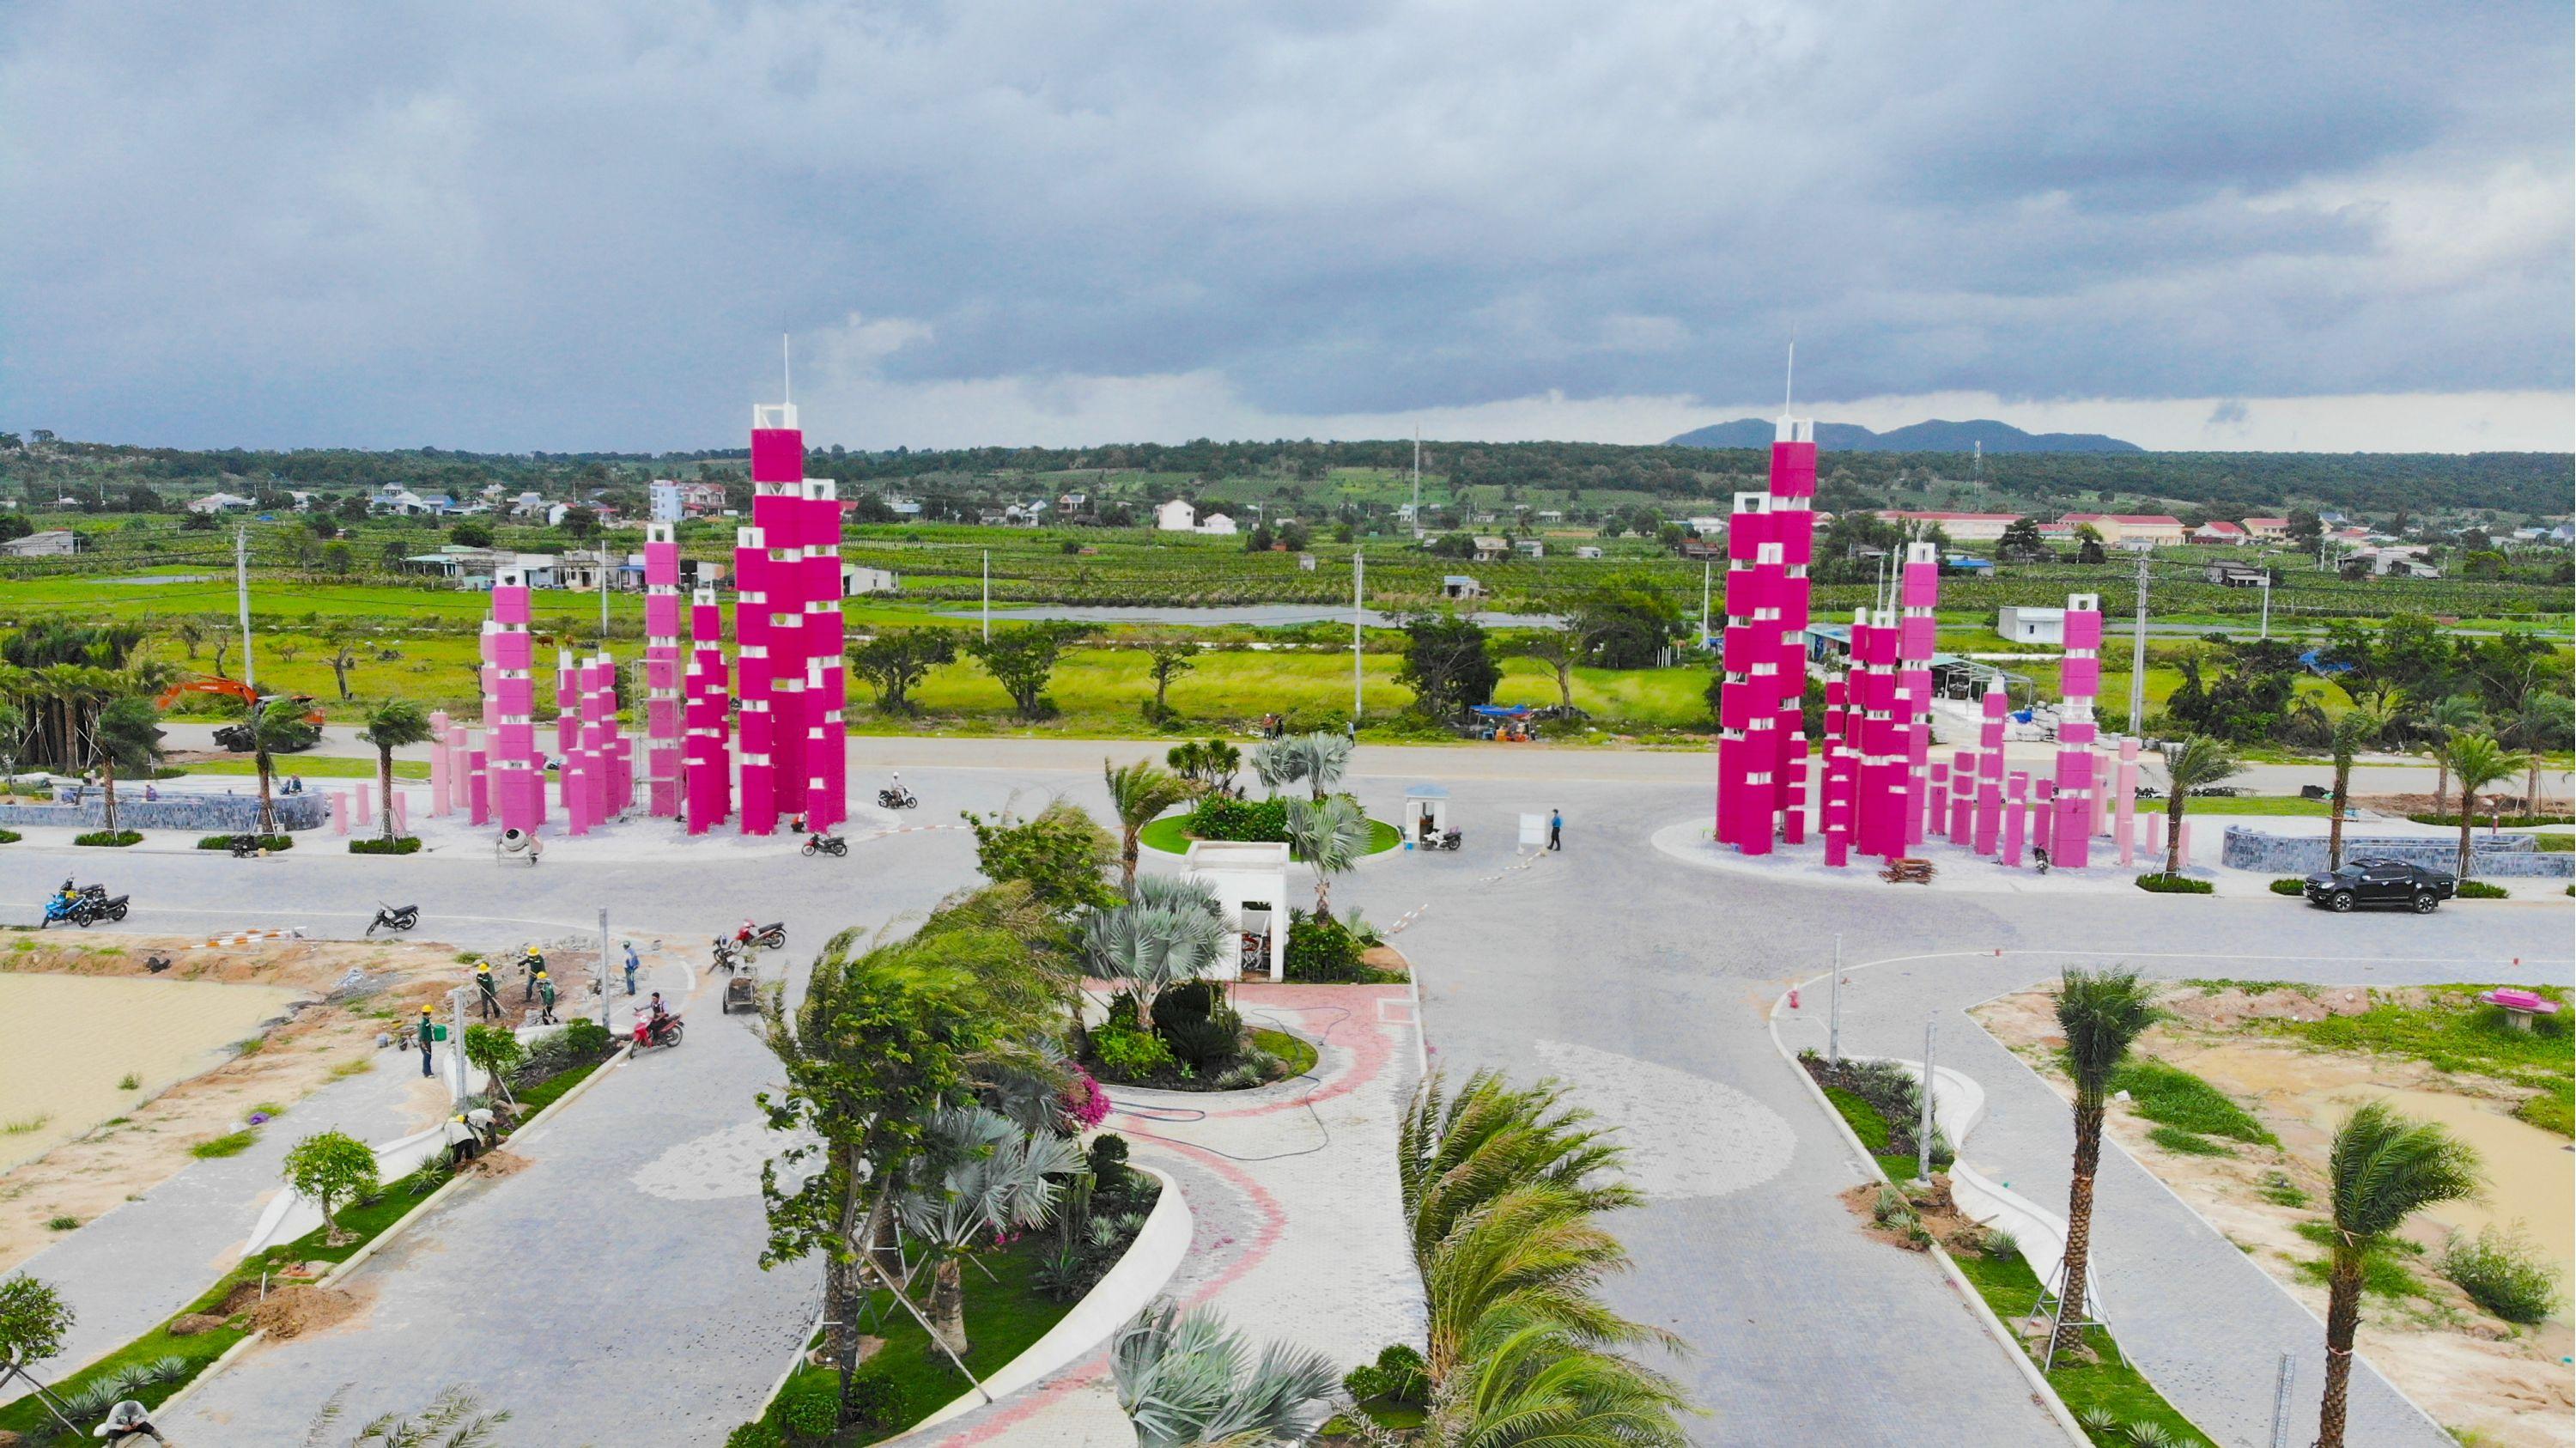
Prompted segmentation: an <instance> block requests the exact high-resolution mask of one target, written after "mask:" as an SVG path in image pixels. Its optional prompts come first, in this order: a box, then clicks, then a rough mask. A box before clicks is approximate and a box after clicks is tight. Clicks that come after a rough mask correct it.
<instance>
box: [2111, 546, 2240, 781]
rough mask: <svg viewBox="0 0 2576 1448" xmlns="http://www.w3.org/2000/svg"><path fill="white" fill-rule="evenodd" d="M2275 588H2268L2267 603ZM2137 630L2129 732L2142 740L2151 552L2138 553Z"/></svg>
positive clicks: (2131, 654)
mask: <svg viewBox="0 0 2576 1448" xmlns="http://www.w3.org/2000/svg"><path fill="white" fill-rule="evenodd" d="M2271 597H2272V594H2271V591H2270V590H2269V589H2266V590H2264V593H2263V598H2264V601H2265V602H2266V603H2269V602H2270V601H2271ZM2135 627H2136V629H2137V632H2136V633H2134V634H2132V635H2131V636H2130V638H2129V733H2130V734H2131V735H2132V736H2133V737H2135V738H2139V739H2144V738H2146V737H2147V555H2146V554H2144V553H2141V554H2139V555H2138V618H2137V623H2136V625H2135Z"/></svg>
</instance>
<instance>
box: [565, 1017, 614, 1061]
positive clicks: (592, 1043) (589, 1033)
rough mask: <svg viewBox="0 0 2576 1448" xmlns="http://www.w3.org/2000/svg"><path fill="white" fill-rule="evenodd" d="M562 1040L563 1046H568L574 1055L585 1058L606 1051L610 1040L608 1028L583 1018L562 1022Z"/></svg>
mask: <svg viewBox="0 0 2576 1448" xmlns="http://www.w3.org/2000/svg"><path fill="white" fill-rule="evenodd" d="M563 1038H564V1044H565V1045H567V1046H570V1047H571V1048H572V1049H573V1051H574V1053H575V1054H576V1055H578V1056H582V1057H585V1058H586V1057H590V1056H596V1055H598V1054H599V1053H600V1052H602V1051H605V1050H607V1049H608V1043H609V1041H610V1040H611V1039H612V1037H611V1036H610V1035H609V1031H608V1027H606V1026H603V1025H601V1024H600V1023H599V1022H597V1021H594V1020H589V1019H587V1018H583V1017H575V1018H574V1019H572V1020H569V1021H566V1022H564V1028H563Z"/></svg>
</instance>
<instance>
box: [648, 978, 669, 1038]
mask: <svg viewBox="0 0 2576 1448" xmlns="http://www.w3.org/2000/svg"><path fill="white" fill-rule="evenodd" d="M670 1019H671V1008H670V1007H669V1006H667V1005H665V1004H663V1002H662V993H661V992H660V991H658V990H657V991H655V992H653V998H652V999H651V1000H649V1001H646V1002H645V1003H644V1039H645V1040H647V1041H652V1040H657V1039H659V1038H660V1037H661V1034H662V1027H663V1026H664V1025H666V1024H667V1023H668V1022H669V1021H670Z"/></svg>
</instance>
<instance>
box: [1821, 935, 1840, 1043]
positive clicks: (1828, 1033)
mask: <svg viewBox="0 0 2576 1448" xmlns="http://www.w3.org/2000/svg"><path fill="white" fill-rule="evenodd" d="M1825 1064H1826V1065H1828V1066H1832V1067H1835V1068H1837V1069H1840V1067H1841V1066H1842V1064H1843V938H1842V937H1841V936H1839V935H1837V936H1835V937H1834V975H1833V984H1832V985H1829V986H1827V987H1826V988H1825Z"/></svg>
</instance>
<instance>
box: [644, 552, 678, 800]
mask: <svg viewBox="0 0 2576 1448" xmlns="http://www.w3.org/2000/svg"><path fill="white" fill-rule="evenodd" d="M685 667H686V663H685V660H684V659H683V658H682V657H681V653H680V544H679V537H678V533H677V530H676V529H675V527H674V525H672V524H669V523H647V524H645V525H644V792H645V797H646V798H645V805H646V808H647V810H648V811H649V812H650V813H652V814H653V815H654V816H655V817H656V818H661V819H669V818H672V817H674V816H676V815H678V814H679V812H680V730H681V724H680V675H681V672H682V670H683V669H684V668H685Z"/></svg>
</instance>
